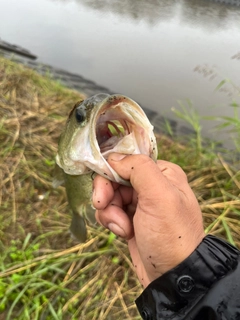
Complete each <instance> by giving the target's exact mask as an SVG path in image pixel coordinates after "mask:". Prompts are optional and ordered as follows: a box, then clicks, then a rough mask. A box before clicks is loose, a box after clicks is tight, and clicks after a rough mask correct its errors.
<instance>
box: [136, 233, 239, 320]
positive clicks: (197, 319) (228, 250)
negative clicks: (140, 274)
mask: <svg viewBox="0 0 240 320" xmlns="http://www.w3.org/2000/svg"><path fill="white" fill-rule="evenodd" d="M239 262H240V252H239V251H238V250H237V249H236V248H235V247H233V246H231V245H230V244H228V243H227V242H225V241H223V240H221V239H219V238H217V237H214V236H211V235H208V236H206V237H205V238H204V239H203V241H202V242H201V243H200V245H199V246H198V247H197V248H196V250H195V251H194V252H193V253H192V254H191V255H190V256H189V257H188V258H187V259H186V260H184V261H183V262H182V263H181V264H179V265H178V266H177V267H175V268H174V269H172V270H170V271H168V272H166V273H165V274H164V275H162V276H161V277H159V278H158V279H156V280H154V281H153V282H151V283H150V284H149V286H148V287H147V288H146V289H145V290H144V291H143V293H142V294H141V296H140V297H139V298H138V299H137V300H136V304H137V308H138V310H139V312H140V314H141V316H142V318H143V319H144V320H159V319H164V320H166V319H172V320H183V319H184V320H238V319H240V263H239Z"/></svg>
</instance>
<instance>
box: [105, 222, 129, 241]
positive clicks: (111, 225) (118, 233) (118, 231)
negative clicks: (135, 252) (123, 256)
mask: <svg viewBox="0 0 240 320" xmlns="http://www.w3.org/2000/svg"><path fill="white" fill-rule="evenodd" d="M108 229H109V230H110V231H112V232H113V233H114V234H115V235H116V236H119V237H122V238H126V236H127V235H126V233H125V231H124V230H123V229H122V228H121V227H119V226H118V225H117V224H115V223H112V222H111V223H109V224H108Z"/></svg>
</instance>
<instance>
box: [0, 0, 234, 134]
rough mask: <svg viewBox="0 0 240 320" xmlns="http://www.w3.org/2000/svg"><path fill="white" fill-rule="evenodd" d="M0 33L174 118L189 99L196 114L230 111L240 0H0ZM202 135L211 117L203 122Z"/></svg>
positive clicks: (207, 130)
mask: <svg viewBox="0 0 240 320" xmlns="http://www.w3.org/2000/svg"><path fill="white" fill-rule="evenodd" d="M0 8H1V10H0V38H1V39H2V40H5V41H7V42H10V43H13V44H17V45H20V46H22V47H25V48H27V49H29V50H31V51H32V52H33V53H34V54H36V55H37V56H38V60H39V61H41V62H44V63H47V64H51V65H53V66H56V67H60V68H64V69H66V70H68V71H72V72H74V73H78V74H81V75H83V76H84V77H86V78H89V79H91V80H94V81H95V82H97V83H98V84H101V85H104V86H106V87H108V88H109V89H110V90H112V91H115V92H117V93H123V94H126V95H128V96H130V97H131V98H133V99H135V100H137V101H138V102H139V103H140V104H142V105H143V106H146V107H148V108H150V109H152V110H155V111H158V112H159V113H161V114H162V115H165V116H167V117H170V118H173V117H174V115H173V113H172V111H171V109H172V107H175V108H179V107H178V100H181V101H183V102H184V101H185V100H186V99H190V100H191V101H192V103H193V106H194V107H195V108H196V109H197V111H198V113H199V114H200V115H201V116H219V115H230V116H231V115H233V108H231V107H230V106H229V105H230V103H231V101H232V100H233V99H235V100H237V101H238V99H239V90H238V88H236V87H235V86H232V85H231V84H228V85H227V86H225V87H223V88H222V89H224V90H221V91H217V90H215V88H216V87H217V85H218V84H219V83H220V81H222V80H223V79H226V78H228V79H231V80H232V81H233V82H234V84H235V85H237V86H238V85H240V84H239V74H240V53H239V52H240V7H238V6H230V5H224V4H219V3H216V2H213V1H210V0H202V1H201V0H198V1H194V0H171V1H169V0H161V1H157V0H151V1H141V0H135V1H134V0H119V1H116V0H41V1H32V0H21V1H19V0H8V1H5V0H0ZM202 126H203V128H204V134H205V135H208V136H212V135H213V137H218V138H219V137H220V138H221V139H224V135H220V134H219V132H218V133H216V132H212V126H213V123H212V122H209V121H202Z"/></svg>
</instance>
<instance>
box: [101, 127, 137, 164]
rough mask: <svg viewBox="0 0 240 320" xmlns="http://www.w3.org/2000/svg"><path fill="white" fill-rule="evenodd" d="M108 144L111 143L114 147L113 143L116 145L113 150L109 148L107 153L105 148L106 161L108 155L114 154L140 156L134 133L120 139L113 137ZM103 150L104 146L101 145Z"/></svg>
mask: <svg viewBox="0 0 240 320" xmlns="http://www.w3.org/2000/svg"><path fill="white" fill-rule="evenodd" d="M111 140H112V141H111ZM117 140H118V142H117ZM108 142H109V145H110V143H111V144H112V145H113V142H115V143H114V146H113V148H111V149H109V148H108V149H107V150H106V151H104V149H105V146H104V148H103V152H102V156H103V157H104V158H105V159H107V157H108V155H109V154H110V153H112V152H117V153H123V154H139V153H140V150H139V147H138V144H137V142H136V138H135V134H134V132H131V133H129V134H128V135H126V136H124V137H123V138H120V139H119V138H118V137H112V138H110V139H109V140H108ZM116 142H117V143H116ZM101 149H102V145H101Z"/></svg>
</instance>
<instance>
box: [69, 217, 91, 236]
mask: <svg viewBox="0 0 240 320" xmlns="http://www.w3.org/2000/svg"><path fill="white" fill-rule="evenodd" d="M69 229H70V231H71V233H72V235H73V236H74V238H76V239H77V240H78V241H79V242H85V241H86V239H87V229H86V224H85V221H84V219H83V217H81V216H80V215H79V214H77V213H73V216H72V222H71V225H70V228H69Z"/></svg>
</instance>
